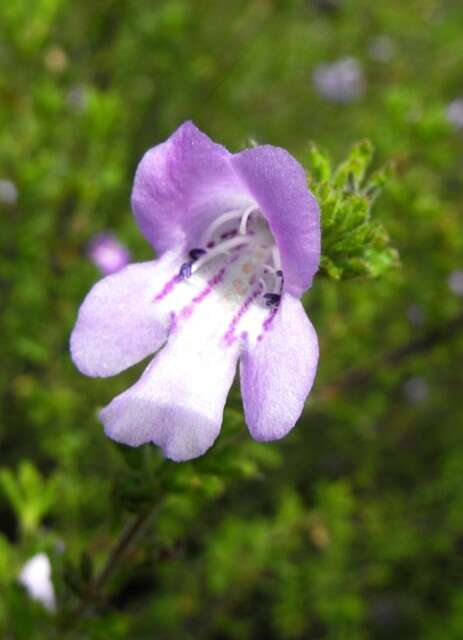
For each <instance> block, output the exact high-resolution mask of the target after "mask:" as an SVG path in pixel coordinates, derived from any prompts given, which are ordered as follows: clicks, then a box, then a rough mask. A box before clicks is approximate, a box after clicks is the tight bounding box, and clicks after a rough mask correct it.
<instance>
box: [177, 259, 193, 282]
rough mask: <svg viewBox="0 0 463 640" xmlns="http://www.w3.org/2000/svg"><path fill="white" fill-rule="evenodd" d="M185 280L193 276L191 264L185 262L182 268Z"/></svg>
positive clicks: (182, 275)
mask: <svg viewBox="0 0 463 640" xmlns="http://www.w3.org/2000/svg"><path fill="white" fill-rule="evenodd" d="M179 275H180V276H181V277H182V278H183V279H184V280H186V279H187V278H189V277H190V276H191V262H184V263H183V264H182V266H181V267H180V274H179Z"/></svg>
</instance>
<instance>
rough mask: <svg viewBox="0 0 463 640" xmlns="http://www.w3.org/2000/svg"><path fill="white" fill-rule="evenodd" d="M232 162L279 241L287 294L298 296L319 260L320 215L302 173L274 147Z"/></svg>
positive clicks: (245, 153) (250, 152)
mask: <svg viewBox="0 0 463 640" xmlns="http://www.w3.org/2000/svg"><path fill="white" fill-rule="evenodd" d="M231 164H232V165H233V167H234V169H235V170H236V172H237V174H238V175H239V176H240V177H241V179H242V181H243V183H244V184H245V185H246V187H247V188H248V189H249V191H250V193H251V194H252V196H253V197H254V199H255V201H256V202H257V204H258V205H259V208H260V210H261V211H262V214H263V215H264V216H265V218H266V219H267V221H268V224H269V226H270V229H271V231H272V233H273V235H274V237H275V239H276V242H277V245H278V248H279V251H280V255H281V261H282V269H283V272H284V274H285V290H286V291H288V292H289V293H292V294H293V295H295V296H297V297H300V296H301V295H302V293H303V292H304V291H305V290H306V289H307V288H308V287H309V286H310V284H311V282H312V278H313V276H314V274H315V273H316V271H317V269H318V266H319V262H320V212H319V208H318V205H317V201H316V200H315V198H314V196H313V195H312V194H311V192H310V191H309V189H308V187H307V177H306V175H305V172H304V169H303V168H302V167H301V165H300V164H299V163H298V162H296V160H295V159H294V158H293V157H292V156H290V155H289V153H288V152H287V151H285V150H284V149H280V148H279V147H271V146H262V147H256V148H254V149H247V150H245V151H242V152H241V153H238V154H236V155H235V156H233V157H232V159H231Z"/></svg>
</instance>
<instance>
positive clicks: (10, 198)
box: [0, 180, 18, 205]
mask: <svg viewBox="0 0 463 640" xmlns="http://www.w3.org/2000/svg"><path fill="white" fill-rule="evenodd" d="M17 200H18V189H17V188H16V185H15V184H14V182H11V180H0V204H7V205H14V204H16V202H17Z"/></svg>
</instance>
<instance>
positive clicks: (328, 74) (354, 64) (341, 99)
mask: <svg viewBox="0 0 463 640" xmlns="http://www.w3.org/2000/svg"><path fill="white" fill-rule="evenodd" d="M313 82H314V85H315V88H316V90H317V91H318V93H319V94H320V95H321V96H322V97H323V98H326V99H327V100H329V101H330V102H338V103H340V104H343V103H348V102H352V101H353V100H357V99H358V98H360V97H361V96H362V95H363V92H364V90H365V79H364V76H363V70H362V67H361V66H360V63H359V62H358V60H356V59H355V58H341V60H338V61H337V62H333V63H332V64H327V63H323V64H319V65H318V67H317V68H316V69H315V71H314V72H313Z"/></svg>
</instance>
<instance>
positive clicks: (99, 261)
mask: <svg viewBox="0 0 463 640" xmlns="http://www.w3.org/2000/svg"><path fill="white" fill-rule="evenodd" d="M87 253H88V257H89V258H90V260H91V261H92V262H93V264H95V265H96V266H97V267H98V269H99V270H100V272H101V273H102V274H103V275H105V276H109V275H110V274H111V273H116V272H117V271H119V270H120V269H122V268H123V267H125V266H127V265H128V263H129V262H130V253H129V251H128V250H127V249H126V247H124V245H122V244H121V243H120V242H119V240H117V238H116V237H115V236H113V235H112V234H111V233H100V234H99V235H97V236H95V237H94V238H93V240H92V241H91V242H90V244H89V247H88V252H87Z"/></svg>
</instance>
